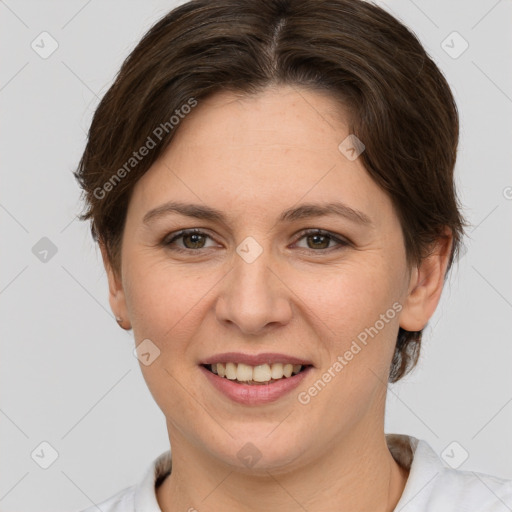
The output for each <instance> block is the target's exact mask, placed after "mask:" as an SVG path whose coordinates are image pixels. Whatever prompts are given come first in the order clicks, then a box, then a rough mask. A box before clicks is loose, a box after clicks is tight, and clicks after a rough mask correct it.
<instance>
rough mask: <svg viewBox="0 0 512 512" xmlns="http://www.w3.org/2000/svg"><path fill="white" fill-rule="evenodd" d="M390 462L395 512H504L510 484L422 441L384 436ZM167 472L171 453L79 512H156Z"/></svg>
mask: <svg viewBox="0 0 512 512" xmlns="http://www.w3.org/2000/svg"><path fill="white" fill-rule="evenodd" d="M386 440H387V443H388V447H389V450H390V452H391V454H392V455H393V457H394V459H395V460H396V461H397V462H398V463H399V464H400V465H402V466H405V467H406V468H408V469H409V470H410V473H409V478H408V479H407V483H406V485H405V488H404V491H403V493H402V496H401V498H400V501H399V502H398V504H397V506H396V507H395V509H394V510H395V512H427V511H428V512H510V511H512V480H505V479H503V478H497V477H494V476H490V475H486V474H484V473H475V472H473V471H462V470H458V469H452V468H451V467H450V466H448V465H447V464H445V463H444V462H443V460H442V459H441V458H440V457H438V455H437V454H436V452H435V451H434V450H433V449H432V448H431V447H430V445H429V444H428V443H427V442H426V441H423V440H418V439H416V438H415V437H412V436H406V435H400V434H386ZM170 471H171V452H170V451H166V452H164V453H162V454H161V455H160V456H158V457H157V458H156V459H155V460H154V461H153V462H152V463H151V465H150V466H149V468H148V469H147V470H146V472H145V474H144V476H143V478H142V480H141V481H140V482H139V483H138V484H134V485H131V486H130V487H127V488H125V489H123V490H121V491H119V492H118V493H117V494H115V495H114V496H112V497H111V498H109V499H107V500H105V501H103V502H101V503H99V504H98V505H97V506H96V505H94V506H91V507H89V508H87V509H85V510H83V511H81V512H96V511H97V510H98V508H97V507H99V508H100V509H101V510H102V512H161V509H160V507H159V506H158V501H157V499H156V491H155V484H156V486H157V487H158V486H159V485H160V484H161V483H162V482H163V480H164V479H165V477H166V476H167V475H169V474H170Z"/></svg>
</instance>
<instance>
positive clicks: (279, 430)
mask: <svg viewBox="0 0 512 512" xmlns="http://www.w3.org/2000/svg"><path fill="white" fill-rule="evenodd" d="M344 119H345V118H344V116H343V112H342V111H341V110H340V108H339V107H337V105H336V103H335V102H334V100H332V99H331V98H330V97H328V96H326V95H323V94H320V93H315V92H311V91H307V90H305V89H297V88H291V87H280V88H276V89H267V90H266V91H265V92H264V93H260V94H258V95H253V96H246V97H242V96H235V95H234V94H232V93H228V92H223V93H219V94H217V95H215V96H213V97H211V98H210V99H209V100H205V101H200V102H199V103H198V105H197V107H195V108H194V109H193V110H192V112H191V113H190V114H189V115H188V116H187V117H186V118H185V119H184V120H183V121H181V125H180V126H179V131H178V132H177V133H176V137H175V139H174V140H173V142H172V144H171V146H170V147H169V148H168V149H167V151H166V152H165V153H164V154H163V156H162V157H161V158H160V159H159V160H158V161H157V162H156V163H155V164H154V165H153V166H152V167H151V169H150V170H149V171H148V172H147V173H146V174H145V175H144V176H143V177H142V178H141V179H140V180H139V182H138V183H137V185H136V187H135V189H134V191H133V195H132V198H131V201H130V204H129V209H128V214H127V219H126V225H125V230H124V235H123V241H122V275H121V281H120V282H119V284H118V286H119V289H118V290H117V292H116V293H115V294H114V296H113V297H111V301H112V302H111V303H112V304H113V307H114V308H116V313H118V314H120V316H123V317H124V318H127V319H129V321H130V323H131V325H132V328H133V331H134V336H135V340H136V344H137V345H138V344H140V343H141V342H143V340H150V341H144V343H145V345H141V347H144V348H143V350H142V352H144V354H145V355H143V356H142V357H141V369H142V372H143V375H144V378H145V380H146V382H147V384H148V386H149V389H150V391H151V393H152V395H153V397H154V398H155V400H156V402H157V403H158V405H159V407H160V408H161V410H162V411H163V413H164V414H165V416H166V418H167V425H168V429H169V434H170V437H171V440H172V442H173V451H174V452H176V451H177V450H180V446H185V445H187V446H189V447H192V449H193V450H195V451H196V452H198V453H199V452H200V453H202V454H204V455H208V456H213V457H215V458H216V459H217V460H220V461H224V462H226V463H228V464H232V465H236V466H239V467H241V468H242V467H243V466H244V465H246V466H250V465H252V464H254V462H255V461H257V467H258V468H263V469H269V468H273V469H278V468H289V467H293V466H294V465H300V464H302V463H307V462H308V461H311V460H312V459H314V458H316V457H319V456H321V455H322V453H327V452H328V451H329V450H331V449H332V446H333V443H335V442H339V441H340V440H341V439H352V440H356V439H357V438H358V436H361V437H368V436H369V435H373V434H374V433H375V432H378V431H380V432H381V434H382V431H383V421H384V403H385V395H386V383H387V379H388V374H389V367H390V362H391V359H392V355H393V351H394V345H395V341H396V337H397V332H398V329H399V325H400V323H401V317H402V320H403V315H404V314H405V311H406V309H404V308H403V305H404V304H405V301H406V299H407V296H408V293H409V291H410V289H411V282H412V279H413V278H412V277H411V276H414V275H415V274H414V272H413V273H412V274H410V273H409V270H408V268H407V266H406V258H405V247H404V241H403V237H402V231H401V227H400V223H399V220H398V218H397V216H396V214H395V212H394V209H393V207H392V203H391V200H390V199H389V198H388V197H387V195H386V194H385V193H384V192H383V191H382V190H381V189H380V188H379V187H378V186H377V185H376V184H375V183H374V182H373V181H372V179H371V178H370V177H369V175H368V174H367V172H366V171H365V169H364V168H363V166H362V164H361V161H360V159H353V152H350V150H349V151H348V152H347V151H345V152H342V151H340V149H339V148H338V146H339V145H340V143H341V142H342V141H343V140H344V139H346V137H347V136H348V135H349V131H348V128H347V125H346V124H344V122H343V120H344ZM175 129H176V128H175ZM363 142H364V141H363ZM167 203H174V204H175V205H181V207H183V208H186V209H187V210H188V213H189V215H186V214H185V213H183V212H182V213H177V212H176V211H173V210H172V209H168V211H167V212H165V209H161V210H159V212H160V213H159V214H154V213H153V214H151V212H152V211H153V210H154V209H156V208H161V207H162V206H164V207H165V205H166V204H167ZM335 203H336V204H337V205H338V206H337V209H336V208H332V211H330V213H326V214H323V215H321V214H320V213H319V210H321V209H322V210H324V209H325V210H326V209H327V207H328V205H333V204H335ZM191 205H194V206H191ZM305 205H308V206H307V207H306V206H305ZM343 205H344V206H343ZM212 212H213V213H214V215H208V213H210V214H211V213H212ZM354 212H359V213H358V214H356V213H354ZM145 217H146V219H147V220H146V221H144V219H145ZM363 219H365V220H363ZM192 229H195V230H197V231H198V233H196V234H195V235H194V234H190V233H189V234H185V235H183V236H179V232H181V231H182V230H192ZM308 230H309V232H308ZM314 230H321V232H320V233H315V231H314ZM158 351H159V352H158ZM148 354H149V355H148ZM156 356H157V357H156ZM155 357H156V358H155ZM213 363H225V364H226V363H235V365H236V363H246V364H247V363H251V364H249V365H248V367H247V366H243V365H240V366H234V365H231V364H230V365H227V366H229V368H225V370H224V371H227V372H228V377H230V378H228V377H221V376H219V374H218V373H219V372H220V373H222V372H223V371H222V367H219V366H217V367H215V366H213V367H205V366H204V365H208V364H213ZM266 364H268V366H266ZM280 364H283V365H284V364H294V365H299V364H302V367H303V369H304V370H303V371H301V372H299V373H298V374H297V375H296V376H290V377H286V376H283V377H282V378H276V379H274V380H273V381H272V382H271V383H270V384H269V383H264V382H263V383H255V384H252V385H251V384H243V383H240V382H238V381H236V380H231V379H232V378H233V375H237V376H238V377H239V378H240V379H241V380H242V381H243V379H252V380H258V381H261V380H263V381H265V380H267V379H268V378H269V376H270V377H272V376H274V377H279V376H282V375H283V371H284V372H286V371H289V368H290V367H289V366H288V367H285V366H282V367H281V366H279V365H280ZM256 366H257V367H258V368H257V369H255V368H253V367H256ZM287 368H288V370H287ZM299 368H300V367H299V366H295V367H294V368H293V367H292V369H293V370H294V371H297V370H298V369H299ZM211 370H214V371H215V370H216V371H217V374H214V373H213V372H212V371H211ZM231 372H238V373H237V374H235V373H231ZM174 440H176V444H174ZM354 446H355V445H354ZM251 461H252V462H251Z"/></svg>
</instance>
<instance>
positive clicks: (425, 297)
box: [400, 228, 453, 331]
mask: <svg viewBox="0 0 512 512" xmlns="http://www.w3.org/2000/svg"><path fill="white" fill-rule="evenodd" d="M452 242H453V236H452V233H451V230H449V229H448V228H446V230H445V231H444V234H443V235H442V236H441V237H440V238H438V240H437V241H436V242H435V244H434V247H433V250H432V251H431V252H430V254H429V255H428V256H426V257H425V258H424V259H423V260H422V262H421V263H420V264H419V265H418V266H417V267H415V268H414V269H413V271H412V272H411V277H410V281H409V291H408V295H407V298H406V299H405V303H404V307H403V309H402V312H401V314H400V327H401V328H402V329H405V330H406V331H421V330H422V329H424V328H425V326H426V325H427V322H428V321H429V319H430V318H431V317H432V315H433V314H434V311H435V310H436V307H437V305H438V303H439V299H440V298H441V292H442V291H443V285H444V278H445V275H446V270H447V267H448V261H449V258H450V254H451V247H452Z"/></svg>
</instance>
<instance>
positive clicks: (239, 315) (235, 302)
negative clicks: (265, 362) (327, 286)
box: [216, 250, 293, 335]
mask: <svg viewBox="0 0 512 512" xmlns="http://www.w3.org/2000/svg"><path fill="white" fill-rule="evenodd" d="M222 283H223V284H222V289H221V291H220V292H219V297H218V300H217V302H216V315H217V319H218V321H219V322H221V323H223V324H229V325H232V326H236V327H237V328H238V329H239V330H240V332H241V333H242V334H246V335H258V334H263V333H265V332H267V331H268V330H269V329H272V328H277V327H279V326H284V325H286V324H287V323H288V322H289V321H290V319H291V318H292V307H291V304H290V298H291V295H293V294H292V292H291V291H290V289H289V288H288V287H287V286H286V283H285V282H284V280H283V276H280V275H279V269H278V266H277V265H276V264H275V262H273V261H272V257H271V255H270V251H269V250H264V251H263V253H262V254H261V255H260V256H259V257H258V258H257V259H256V260H255V261H252V262H250V263H249V262H247V261H245V260H244V259H243V258H242V257H240V256H239V255H238V254H236V255H235V257H234V268H233V269H232V270H231V272H229V273H228V275H227V276H226V278H225V279H223V282H222Z"/></svg>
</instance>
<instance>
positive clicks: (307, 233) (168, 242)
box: [162, 229, 350, 254]
mask: <svg viewBox="0 0 512 512" xmlns="http://www.w3.org/2000/svg"><path fill="white" fill-rule="evenodd" d="M193 234H198V235H203V236H206V237H208V238H210V239H211V236H210V235H208V234H207V233H205V232H203V231H201V230H199V229H184V230H182V231H179V232H177V233H176V234H174V236H172V238H170V239H169V236H170V235H169V236H167V237H166V238H164V240H163V241H162V245H163V246H164V247H166V248H168V249H170V250H172V251H176V252H181V253H188V254H190V253H193V252H199V251H200V250H201V249H202V248H201V249H183V248H181V247H171V245H172V244H173V243H174V242H175V241H176V240H178V239H180V238H183V237H184V236H186V235H193ZM311 235H320V236H323V237H327V238H329V239H330V241H334V242H336V243H337V244H338V247H330V248H327V249H302V250H304V251H309V252H314V253H317V252H324V253H325V252H331V251H332V250H339V249H342V248H344V247H346V246H348V245H350V243H349V242H348V241H346V240H343V239H341V238H339V237H337V236H335V235H334V234H332V233H330V232H328V231H325V230H323V229H307V230H305V231H303V232H302V233H301V236H300V237H299V238H298V239H297V240H296V242H295V243H297V242H298V241H300V240H302V239H303V238H305V237H307V236H311ZM207 249H208V248H207Z"/></svg>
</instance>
